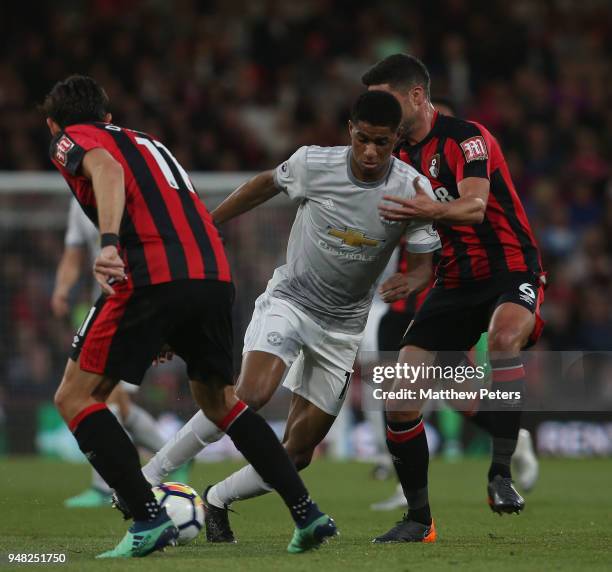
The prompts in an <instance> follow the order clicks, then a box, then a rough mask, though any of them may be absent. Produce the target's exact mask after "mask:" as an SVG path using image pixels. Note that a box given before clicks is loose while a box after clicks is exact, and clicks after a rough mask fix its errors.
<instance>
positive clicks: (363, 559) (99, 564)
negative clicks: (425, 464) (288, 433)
mask: <svg viewBox="0 0 612 572" xmlns="http://www.w3.org/2000/svg"><path fill="white" fill-rule="evenodd" d="M237 466H238V465H236V464H229V463H222V464H216V465H198V466H197V467H196V469H195V472H194V474H193V479H192V484H194V485H196V486H197V488H198V489H201V488H202V486H203V485H204V484H206V483H209V482H213V481H214V480H216V479H219V478H220V477H222V476H224V475H227V474H228V473H229V471H230V470H232V469H234V468H236V467H237ZM369 469H370V467H369V466H368V465H365V464H357V463H333V462H329V461H322V460H319V461H316V462H315V463H314V464H313V466H312V467H311V468H310V469H308V470H307V471H306V473H305V478H306V482H307V484H308V486H309V488H310V490H311V493H312V494H313V496H314V497H315V498H316V499H317V501H318V502H319V504H320V505H321V507H322V508H323V509H324V510H326V511H329V513H331V514H332V515H333V516H334V518H335V519H336V522H337V523H338V526H339V527H340V530H341V536H340V537H339V538H338V539H336V540H335V541H334V542H333V543H331V544H330V545H328V546H325V547H324V548H322V549H321V550H319V551H317V552H313V553H308V554H303V555H297V556H291V555H288V554H286V552H285V548H286V545H287V542H288V541H289V538H290V536H291V532H292V528H293V527H292V523H291V521H290V518H289V516H288V514H287V512H286V511H285V509H284V507H283V506H282V504H281V502H280V500H279V499H278V498H277V497H276V496H275V495H267V496H265V497H262V498H258V499H254V500H251V501H247V502H243V503H239V504H236V506H235V508H236V510H237V511H238V514H234V515H232V516H231V518H232V523H233V526H234V530H235V532H236V535H237V537H238V539H239V544H237V545H232V546H219V545H208V544H207V543H206V541H205V538H204V535H201V536H200V537H198V539H196V541H195V542H194V543H192V544H191V545H189V546H186V547H180V548H174V549H171V550H168V551H167V552H165V553H163V554H162V553H157V554H154V555H152V556H150V557H148V558H146V559H143V560H133V561H95V560H94V559H93V556H94V555H95V554H97V553H99V552H101V551H103V550H106V549H108V548H111V547H112V546H114V545H115V544H116V542H117V541H118V540H119V539H120V537H121V536H122V534H123V532H124V530H125V528H126V524H125V523H124V522H123V521H122V520H121V519H120V518H119V516H118V514H117V513H116V512H115V511H112V510H111V509H94V510H82V509H81V510H65V509H64V508H62V504H61V503H62V500H63V499H64V498H66V497H68V496H70V495H72V494H74V493H76V492H79V491H80V489H82V488H83V486H84V485H85V484H86V483H87V480H88V470H87V467H85V466H74V465H66V464H61V463H56V462H50V461H41V460H36V459H19V460H13V459H11V460H2V461H0V484H1V485H2V486H1V487H0V495H1V496H0V553H7V552H37V553H41V552H55V553H57V552H64V553H66V554H67V555H68V560H69V563H68V564H64V565H59V566H56V568H61V569H66V570H78V571H83V570H121V571H123V570H143V571H146V572H155V571H157V570H173V571H175V572H183V571H189V570H197V571H199V572H205V571H213V570H214V571H215V572H217V571H225V570H228V571H231V572H239V571H243V570H244V571H248V572H258V571H260V570H262V571H263V570H265V571H275V570H291V571H292V572H300V571H303V570H304V571H305V570H308V571H310V570H321V571H325V572H327V571H330V570H351V571H353V570H368V571H378V570H384V571H393V572H395V571H402V572H408V571H419V572H420V571H423V570H449V569H450V570H470V572H475V571H478V570H486V571H487V572H491V571H492V570H513V571H516V570H579V569H581V570H583V571H585V572H586V571H587V570H588V571H591V570H611V569H612V555H611V547H610V543H611V538H612V503H611V494H610V476H611V475H612V460H607V459H598V460H546V461H544V462H543V464H542V471H541V480H540V482H539V484H538V487H537V489H536V490H535V491H534V492H533V494H532V495H530V496H529V498H528V502H527V508H526V510H525V512H524V513H523V514H522V515H520V516H514V515H513V516H504V517H498V516H496V515H494V514H492V513H491V512H490V510H489V508H488V507H487V506H486V504H485V502H484V499H485V486H484V474H485V471H486V464H485V462H484V461H465V462H461V463H458V464H446V463H442V462H434V463H433V464H432V468H431V483H430V490H431V492H432V506H433V512H434V517H435V519H436V522H437V528H438V534H439V540H438V542H437V543H436V544H434V545H387V546H374V545H372V544H370V540H371V538H372V537H373V536H374V535H376V534H379V533H381V532H384V531H385V530H386V529H388V528H389V527H390V525H392V524H393V522H394V521H395V520H397V518H398V517H399V516H400V512H399V511H396V512H395V513H374V512H371V511H370V510H369V504H370V503H371V502H373V501H376V500H380V499H381V498H383V497H384V496H386V495H387V494H389V493H391V492H392V489H393V483H391V482H384V483H380V482H375V481H372V480H370V479H369ZM4 562H6V560H4ZM0 568H2V565H1V563H0ZM43 568H48V566H45V567H43ZM7 569H11V566H9V567H7ZM39 569H40V567H39Z"/></svg>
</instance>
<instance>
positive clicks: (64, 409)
mask: <svg viewBox="0 0 612 572" xmlns="http://www.w3.org/2000/svg"><path fill="white" fill-rule="evenodd" d="M53 402H54V403H55V407H56V408H57V410H58V411H59V413H60V415H61V416H62V418H63V419H64V420H65V421H66V422H68V421H70V420H71V419H72V418H73V417H74V416H75V415H76V414H77V413H78V412H79V411H80V410H81V409H82V408H83V407H82V406H81V404H80V403H79V396H78V395H75V394H74V392H72V391H70V388H69V387H67V384H65V383H64V382H63V381H62V383H61V384H60V386H59V387H58V389H57V391H56V392H55V395H54V396H53Z"/></svg>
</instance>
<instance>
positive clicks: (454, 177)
mask: <svg viewBox="0 0 612 572" xmlns="http://www.w3.org/2000/svg"><path fill="white" fill-rule="evenodd" d="M362 81H363V83H364V84H365V85H366V86H368V87H369V89H380V90H384V91H387V92H389V93H391V94H393V95H394V96H395V97H396V98H397V99H398V100H399V101H400V103H401V105H402V110H403V145H402V146H401V149H400V150H399V156H400V158H401V159H402V160H404V161H406V162H407V163H409V164H410V165H412V166H413V167H415V168H416V169H417V170H419V171H420V172H421V173H422V174H423V175H425V176H426V177H427V178H428V179H429V181H430V182H431V184H432V187H433V189H434V193H435V195H436V197H437V201H434V200H431V199H430V198H429V197H426V196H425V195H424V193H422V192H420V190H419V191H418V193H417V195H418V196H417V197H415V198H414V199H412V200H403V199H398V198H397V197H386V199H387V202H385V203H383V204H381V207H380V213H381V216H383V217H385V218H386V219H388V220H392V221H393V220H395V221H400V220H406V219H413V218H415V219H421V218H423V219H433V220H434V221H436V224H435V226H436V229H437V230H438V232H439V233H440V237H441V240H442V252H441V260H440V262H439V263H438V266H437V270H436V283H435V285H434V287H433V288H432V289H431V291H430V293H429V294H428V296H427V298H426V300H425V301H424V303H423V306H422V307H421V308H420V310H419V311H418V313H417V315H416V316H415V320H414V322H413V323H412V326H411V327H410V329H409V330H408V332H407V333H406V335H405V336H404V339H403V340H402V346H403V347H402V350H401V352H400V358H399V360H400V362H404V363H408V364H415V365H420V364H422V363H425V364H431V363H433V359H434V358H433V357H432V356H433V355H434V352H445V351H447V352H451V354H452V355H457V356H458V355H461V354H462V352H464V351H467V350H469V349H470V348H471V347H472V346H473V345H474V344H475V343H476V341H477V340H478V338H479V337H480V335H481V333H482V332H483V331H488V340H489V352H490V355H491V366H492V378H493V384H492V385H493V387H492V389H493V391H497V390H502V391H503V392H504V395H509V396H510V398H507V399H504V398H502V399H500V400H498V401H497V406H496V409H497V410H496V411H490V412H489V414H490V415H491V416H492V424H491V426H492V430H493V460H492V464H491V467H490V469H489V474H488V481H489V484H488V495H489V503H490V505H491V508H492V509H493V510H495V511H496V512H500V513H502V512H520V511H521V510H522V509H523V507H524V500H523V499H522V497H521V496H520V495H519V494H518V492H516V490H515V489H514V487H513V485H512V477H511V473H510V459H511V457H512V453H513V452H514V449H515V447H516V440H517V436H518V432H519V428H520V418H521V399H518V398H517V396H521V397H522V393H523V385H524V376H525V373H524V369H523V364H522V362H521V357H520V351H521V349H522V348H524V347H526V346H528V345H530V344H531V343H534V342H535V340H536V339H537V338H538V336H539V334H540V332H541V329H542V321H541V319H540V317H539V306H540V303H541V301H542V298H543V280H542V277H543V272H542V266H541V261H540V254H539V250H538V247H537V245H536V243H535V240H534V238H533V234H532V232H531V229H530V226H529V222H528V221H527V217H526V215H525V211H524V209H523V206H522V204H521V201H520V199H519V198H518V195H517V193H516V190H515V188H514V185H513V183H512V179H511V177H510V173H509V170H508V166H507V164H506V161H505V159H504V156H503V153H502V151H501V148H500V146H499V143H498V142H497V141H496V139H495V138H494V137H493V136H492V135H491V133H489V131H488V130H487V129H486V128H485V127H483V126H482V125H479V124H478V123H475V122H471V121H465V120H462V119H458V118H455V117H447V116H444V115H440V114H439V113H438V112H437V111H436V110H435V109H434V107H433V105H432V104H431V100H430V79H429V73H428V71H427V68H426V67H425V66H424V64H423V63H422V62H421V61H420V60H418V59H417V58H415V57H413V56H409V55H404V54H395V55H392V56H389V57H387V58H386V59H384V60H382V61H381V62H379V63H378V64H376V65H375V66H374V67H373V68H371V69H370V70H369V71H368V72H366V73H365V74H364V76H363V78H362ZM438 358H439V359H440V354H438ZM399 383H401V381H400V382H399ZM420 406H421V404H419V403H416V402H411V403H409V404H405V407H404V408H403V410H402V411H397V410H394V409H397V407H396V405H394V404H393V403H388V404H387V418H388V425H387V444H388V447H389V451H390V452H391V454H392V456H393V457H394V459H395V461H394V462H395V466H396V469H397V472H398V475H399V477H400V481H401V482H402V486H403V489H404V493H405V495H406V498H407V501H408V506H409V510H408V513H407V515H406V516H405V518H404V520H403V521H402V522H401V523H400V524H399V525H398V526H396V527H394V528H392V529H391V530H390V531H389V532H388V533H386V534H384V535H382V536H380V537H378V538H377V539H376V541H378V542H401V541H417V542H418V541H420V542H428V541H432V540H434V539H435V529H434V526H433V521H432V519H431V513H430V509H429V497H428V491H427V472H428V463H429V459H428V450H427V441H426V438H425V434H424V432H423V422H422V417H421V413H420ZM484 414H485V413H484V412H483V415H484Z"/></svg>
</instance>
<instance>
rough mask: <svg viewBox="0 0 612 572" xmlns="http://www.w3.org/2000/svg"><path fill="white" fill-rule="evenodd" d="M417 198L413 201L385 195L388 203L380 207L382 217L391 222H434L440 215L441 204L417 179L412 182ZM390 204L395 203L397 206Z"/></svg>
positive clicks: (381, 204)
mask: <svg viewBox="0 0 612 572" xmlns="http://www.w3.org/2000/svg"><path fill="white" fill-rule="evenodd" d="M412 186H413V187H414V192H415V196H414V197H413V198H412V199H404V198H402V197H396V196H393V195H385V196H384V197H383V198H384V199H385V201H388V202H387V203H384V202H383V203H380V205H378V212H379V213H380V216H381V217H383V218H384V219H386V220H391V221H405V220H412V219H422V220H433V219H435V218H436V215H437V213H438V209H439V204H438V202H437V201H435V200H433V199H432V198H431V197H430V196H429V195H428V194H427V193H426V192H425V190H424V189H423V186H422V185H421V183H420V182H419V178H418V177H417V178H416V179H414V181H413V182H412ZM389 202H390V203H395V205H399V206H395V205H393V204H389Z"/></svg>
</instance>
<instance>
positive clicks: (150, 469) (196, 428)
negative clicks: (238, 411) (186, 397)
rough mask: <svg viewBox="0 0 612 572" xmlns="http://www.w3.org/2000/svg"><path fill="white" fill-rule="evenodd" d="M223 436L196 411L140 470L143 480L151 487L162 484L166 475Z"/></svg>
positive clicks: (221, 432) (202, 414) (210, 422)
mask: <svg viewBox="0 0 612 572" xmlns="http://www.w3.org/2000/svg"><path fill="white" fill-rule="evenodd" d="M223 435H224V433H223V431H221V430H220V429H219V427H217V426H216V425H215V424H214V423H213V422H212V421H209V420H208V419H207V418H206V417H205V416H204V413H202V412H201V411H198V412H197V413H196V414H195V415H194V416H193V417H192V418H191V419H190V420H189V421H187V423H185V425H183V427H181V429H180V430H179V431H178V433H177V434H176V435H175V436H174V437H172V439H170V441H168V442H167V443H166V444H165V445H164V446H163V447H162V448H161V449H160V450H159V451H158V452H157V453H156V455H155V456H154V457H153V458H152V459H151V460H150V461H149V462H148V463H147V464H146V465H145V466H144V467H143V468H142V473H143V474H144V476H145V479H147V481H149V482H150V483H151V484H152V485H158V484H159V483H163V482H164V480H165V478H166V477H167V476H168V473H171V472H172V471H174V470H176V469H178V468H179V467H180V466H181V465H184V464H185V463H186V462H187V461H190V460H191V459H193V458H194V457H195V456H196V455H197V454H198V453H199V452H200V451H201V450H202V449H204V447H206V445H209V444H210V443H214V442H215V441H218V440H219V439H221V437H223Z"/></svg>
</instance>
